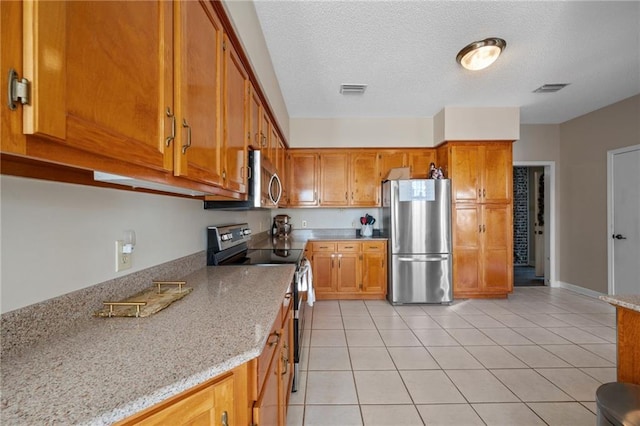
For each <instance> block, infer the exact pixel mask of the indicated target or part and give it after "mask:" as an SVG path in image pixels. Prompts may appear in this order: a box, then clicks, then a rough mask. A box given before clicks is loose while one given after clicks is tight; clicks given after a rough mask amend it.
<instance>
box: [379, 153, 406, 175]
mask: <svg viewBox="0 0 640 426" xmlns="http://www.w3.org/2000/svg"><path fill="white" fill-rule="evenodd" d="M406 165H407V154H406V153H405V152H404V151H381V152H379V153H378V166H379V167H380V170H379V175H380V176H379V177H380V179H381V180H382V179H384V178H385V177H386V176H387V174H388V173H389V170H391V169H395V168H396V167H406Z"/></svg>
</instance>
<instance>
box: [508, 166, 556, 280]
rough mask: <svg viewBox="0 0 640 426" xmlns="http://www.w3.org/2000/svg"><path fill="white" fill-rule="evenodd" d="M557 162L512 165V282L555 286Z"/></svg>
mask: <svg viewBox="0 0 640 426" xmlns="http://www.w3.org/2000/svg"><path fill="white" fill-rule="evenodd" d="M554 171H555V170H554V163H552V162H519V163H514V167H513V264H514V271H513V285H514V286H543V285H552V284H551V283H553V280H552V271H553V270H554V266H555V265H554V263H555V262H554V258H553V256H552V253H551V252H552V248H553V244H552V241H553V240H554V223H553V217H554V214H553V213H552V212H553V211H554V209H555V206H554V202H553V200H554V184H553V181H554Z"/></svg>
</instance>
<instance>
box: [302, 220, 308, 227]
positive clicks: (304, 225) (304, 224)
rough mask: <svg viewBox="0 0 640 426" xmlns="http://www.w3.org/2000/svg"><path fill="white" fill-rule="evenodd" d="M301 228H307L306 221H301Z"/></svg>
mask: <svg viewBox="0 0 640 426" xmlns="http://www.w3.org/2000/svg"><path fill="white" fill-rule="evenodd" d="M302 227H303V228H306V227H307V221H306V220H303V221H302Z"/></svg>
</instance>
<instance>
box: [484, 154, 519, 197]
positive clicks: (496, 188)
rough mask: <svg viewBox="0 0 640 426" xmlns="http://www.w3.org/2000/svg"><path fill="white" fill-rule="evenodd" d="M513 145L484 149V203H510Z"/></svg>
mask: <svg viewBox="0 0 640 426" xmlns="http://www.w3.org/2000/svg"><path fill="white" fill-rule="evenodd" d="M511 150H512V146H511V143H510V142H509V143H500V144H498V143H493V144H487V145H485V146H483V147H482V162H483V165H482V202H483V203H508V202H510V201H511V198H512V197H513V195H512V194H513V189H512V188H513V156H512V153H511Z"/></svg>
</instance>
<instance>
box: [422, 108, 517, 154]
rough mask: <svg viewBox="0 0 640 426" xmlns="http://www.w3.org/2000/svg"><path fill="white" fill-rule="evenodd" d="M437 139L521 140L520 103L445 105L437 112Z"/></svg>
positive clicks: (437, 141) (441, 140) (436, 140)
mask: <svg viewBox="0 0 640 426" xmlns="http://www.w3.org/2000/svg"><path fill="white" fill-rule="evenodd" d="M434 121H435V132H434V142H435V143H436V145H437V144H439V143H440V142H444V141H464V140H472V141H477V140H517V139H519V138H520V108H519V107H482V108H474V107H445V108H444V109H442V111H440V112H439V113H438V114H436V117H435V119H434Z"/></svg>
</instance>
